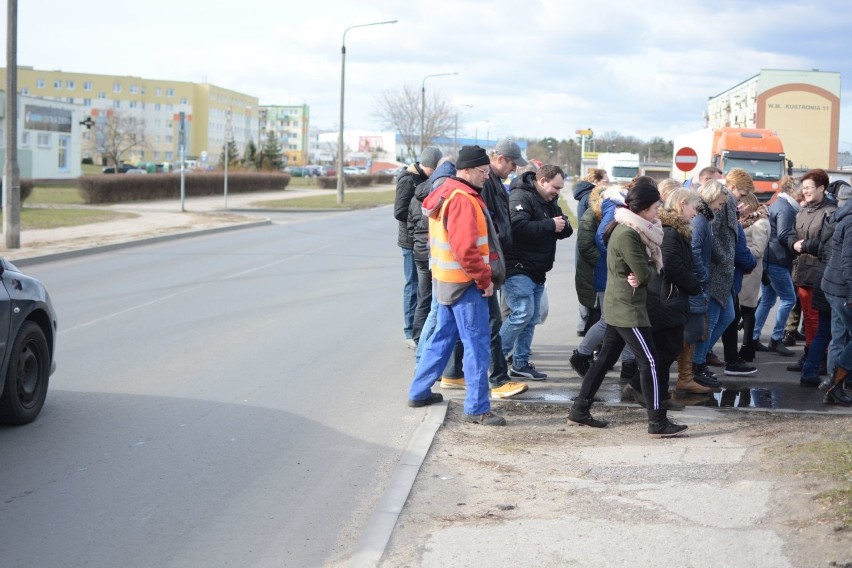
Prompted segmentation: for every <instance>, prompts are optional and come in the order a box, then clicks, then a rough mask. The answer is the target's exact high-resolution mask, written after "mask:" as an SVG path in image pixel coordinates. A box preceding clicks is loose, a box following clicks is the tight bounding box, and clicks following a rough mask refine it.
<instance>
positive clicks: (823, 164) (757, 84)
mask: <svg viewBox="0 0 852 568" xmlns="http://www.w3.org/2000/svg"><path fill="white" fill-rule="evenodd" d="M705 122H706V126H707V127H708V128H720V127H723V126H736V127H741V128H769V129H771V130H774V131H776V132H777V133H778V135H779V137H780V138H781V140H782V142H783V143H784V151H785V152H786V154H787V158H788V159H790V160H792V161H793V164H794V166H795V167H797V168H823V169H831V170H833V169H836V168H837V150H838V141H839V136H840V73H834V72H825V71H816V70H814V71H795V70H776V69H763V70H761V71H760V73H759V74H757V75H755V76H754V77H751V78H749V79H747V80H745V81H743V82H742V83H740V84H738V85H736V86H734V87H732V88H731V89H728V90H727V91H725V92H723V93H720V94H719V95H716V96H715V97H711V98H710V99H709V100H708V101H707V111H706V113H705Z"/></svg>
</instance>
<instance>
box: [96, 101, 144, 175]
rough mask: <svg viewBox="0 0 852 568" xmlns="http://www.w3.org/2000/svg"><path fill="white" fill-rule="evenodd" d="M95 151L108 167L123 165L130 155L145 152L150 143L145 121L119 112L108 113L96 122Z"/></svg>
mask: <svg viewBox="0 0 852 568" xmlns="http://www.w3.org/2000/svg"><path fill="white" fill-rule="evenodd" d="M94 135H95V151H96V152H98V153H99V154H100V155H101V156H103V158H104V159H105V160H106V165H109V164H113V165H115V166H119V165H121V163H122V162H123V161H124V159H125V157H126V156H127V155H128V154H131V153H132V152H136V151H143V150H145V149H146V148H147V146H148V143H147V140H146V135H145V120H144V119H142V118H140V117H138V116H132V115H123V114H120V113H117V112H111V113H107V114H105V115H101V116H99V117H98V118H97V119H96V120H95V126H94Z"/></svg>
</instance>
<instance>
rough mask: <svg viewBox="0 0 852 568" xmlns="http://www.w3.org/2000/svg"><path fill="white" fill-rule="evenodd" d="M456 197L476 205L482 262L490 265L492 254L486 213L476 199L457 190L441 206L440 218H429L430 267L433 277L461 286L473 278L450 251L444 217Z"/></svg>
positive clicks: (478, 242) (477, 244)
mask: <svg viewBox="0 0 852 568" xmlns="http://www.w3.org/2000/svg"><path fill="white" fill-rule="evenodd" d="M456 195H463V196H465V197H466V198H467V199H469V200H470V202H471V203H472V204H473V205H474V210H475V211H476V229H477V232H478V234H479V236H478V237H477V239H476V246H477V247H478V248H479V253H480V254H481V255H482V261H483V262H484V263H485V264H488V261H489V258H490V253H489V249H488V223H487V222H486V220H485V213H484V212H483V211H482V207H481V206H480V205H479V203H478V202H477V201H476V198H475V197H473V196H472V195H470V194H469V193H466V192H464V191H462V190H460V189H457V190H455V191H454V192H452V193H451V194H450V196H449V197H448V198H447V199H446V200H444V203H443V204H441V213H440V215H439V216H438V218H437V219H435V218H434V217H429V250H430V255H431V256H430V259H429V265H430V267H431V268H432V276H433V277H434V278H435V279H436V280H440V281H441V282H452V283H455V284H461V283H464V282H471V281H472V280H473V278H471V277H470V276H468V275H467V273H466V272H465V271H464V269H463V268H462V267H461V265H460V264H459V263H458V261H456V258H455V257H454V256H453V251H452V250H450V242H449V239H448V235H447V228H446V227H445V226H444V215H445V214H446V209H447V204H449V202H450V200H451V199H452V198H453V197H455V196H456Z"/></svg>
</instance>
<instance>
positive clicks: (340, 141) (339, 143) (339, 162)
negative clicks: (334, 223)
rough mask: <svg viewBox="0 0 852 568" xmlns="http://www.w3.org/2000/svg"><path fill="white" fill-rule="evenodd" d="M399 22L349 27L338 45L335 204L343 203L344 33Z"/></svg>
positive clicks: (390, 21)
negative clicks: (338, 104)
mask: <svg viewBox="0 0 852 568" xmlns="http://www.w3.org/2000/svg"><path fill="white" fill-rule="evenodd" d="M398 21H399V20H388V21H386V22H371V23H369V24H358V25H357V26H349V27H348V28H346V29H345V30H344V31H343V40H342V41H341V44H340V136H339V137H338V140H337V203H338V204H342V203H343V88H344V86H345V84H346V33H347V32H348V31H349V30H352V29H355V28H365V27H367V26H381V25H384V24H395V23H397V22H398Z"/></svg>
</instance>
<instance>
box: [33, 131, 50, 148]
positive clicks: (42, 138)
mask: <svg viewBox="0 0 852 568" xmlns="http://www.w3.org/2000/svg"><path fill="white" fill-rule="evenodd" d="M36 144H38V147H39V148H50V133H49V132H39V133H38V138H37V139H36Z"/></svg>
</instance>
